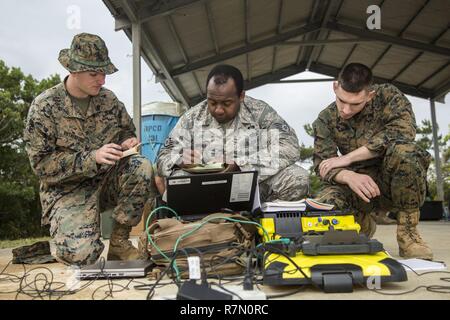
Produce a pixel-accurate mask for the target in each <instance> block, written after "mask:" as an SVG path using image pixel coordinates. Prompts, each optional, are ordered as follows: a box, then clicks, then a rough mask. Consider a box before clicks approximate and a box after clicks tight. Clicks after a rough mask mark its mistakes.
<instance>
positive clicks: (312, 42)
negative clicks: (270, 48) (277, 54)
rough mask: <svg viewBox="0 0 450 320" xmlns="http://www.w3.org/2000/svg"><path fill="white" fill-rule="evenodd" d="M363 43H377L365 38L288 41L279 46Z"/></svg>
mask: <svg viewBox="0 0 450 320" xmlns="http://www.w3.org/2000/svg"><path fill="white" fill-rule="evenodd" d="M361 42H377V41H376V40H373V39H364V38H348V39H330V40H304V41H286V42H282V43H278V44H277V46H298V45H301V46H323V45H326V44H336V43H361Z"/></svg>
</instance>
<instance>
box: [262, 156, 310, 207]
mask: <svg viewBox="0 0 450 320" xmlns="http://www.w3.org/2000/svg"><path fill="white" fill-rule="evenodd" d="M259 192H260V197H261V201H262V202H265V201H273V200H284V201H296V200H301V199H303V198H305V197H306V196H307V194H308V192H309V174H308V171H307V170H305V169H303V168H302V167H300V166H298V165H296V164H292V165H290V166H289V167H286V168H284V169H282V170H281V171H280V172H278V173H277V174H275V175H274V176H272V177H270V178H268V179H266V180H264V181H262V182H260V184H259Z"/></svg>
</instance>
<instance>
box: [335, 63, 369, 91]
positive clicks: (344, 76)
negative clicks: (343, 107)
mask: <svg viewBox="0 0 450 320" xmlns="http://www.w3.org/2000/svg"><path fill="white" fill-rule="evenodd" d="M338 81H339V84H340V85H341V87H342V89H344V90H345V91H347V92H352V93H356V92H360V91H361V90H363V89H368V88H369V87H370V86H371V85H372V71H371V70H370V69H369V67H367V66H366V65H364V64H362V63H349V64H348V65H346V66H345V67H344V69H342V71H341V73H340V74H339V78H338Z"/></svg>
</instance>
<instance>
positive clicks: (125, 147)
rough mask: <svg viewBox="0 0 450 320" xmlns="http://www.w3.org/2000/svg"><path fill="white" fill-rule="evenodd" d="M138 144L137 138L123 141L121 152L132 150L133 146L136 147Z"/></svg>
mask: <svg viewBox="0 0 450 320" xmlns="http://www.w3.org/2000/svg"><path fill="white" fill-rule="evenodd" d="M138 143H139V141H138V139H137V138H129V139H127V140H125V141H124V142H122V144H121V147H122V150H124V151H125V150H128V149H131V148H133V147H134V146H135V145H137V144H138Z"/></svg>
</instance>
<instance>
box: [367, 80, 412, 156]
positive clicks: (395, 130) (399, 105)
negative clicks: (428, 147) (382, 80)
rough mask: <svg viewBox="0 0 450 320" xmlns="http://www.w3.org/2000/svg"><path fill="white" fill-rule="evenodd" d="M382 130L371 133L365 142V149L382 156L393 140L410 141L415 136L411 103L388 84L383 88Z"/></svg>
mask: <svg viewBox="0 0 450 320" xmlns="http://www.w3.org/2000/svg"><path fill="white" fill-rule="evenodd" d="M381 90H383V96H382V98H383V100H384V101H381V102H380V103H383V104H384V105H385V107H384V108H383V117H384V119H383V120H384V123H385V125H384V130H383V131H380V132H378V133H376V134H375V135H373V136H372V137H371V138H370V139H369V141H368V143H367V144H366V147H367V149H369V150H370V151H372V152H374V153H376V154H377V155H378V156H382V155H383V154H384V153H385V151H386V148H387V147H388V145H389V144H390V143H391V142H393V141H399V140H401V141H407V142H412V141H414V139H415V136H416V120H415V116H414V112H413V110H412V107H411V103H410V102H409V100H408V99H407V98H406V97H405V95H404V94H403V93H402V92H401V91H400V90H398V89H397V88H395V87H394V86H388V87H385V88H383V89H381Z"/></svg>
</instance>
